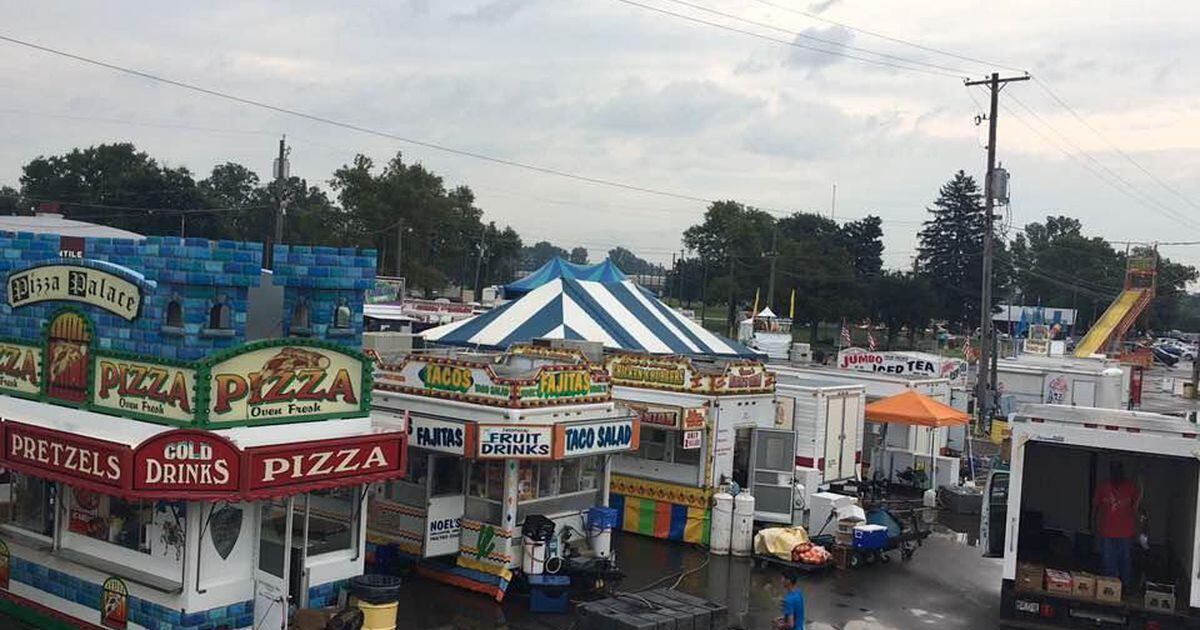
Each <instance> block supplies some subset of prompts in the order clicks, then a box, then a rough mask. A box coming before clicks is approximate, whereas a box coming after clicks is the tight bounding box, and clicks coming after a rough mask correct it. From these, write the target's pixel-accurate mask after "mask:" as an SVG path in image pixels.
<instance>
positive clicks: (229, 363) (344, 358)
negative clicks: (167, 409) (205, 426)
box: [208, 346, 367, 424]
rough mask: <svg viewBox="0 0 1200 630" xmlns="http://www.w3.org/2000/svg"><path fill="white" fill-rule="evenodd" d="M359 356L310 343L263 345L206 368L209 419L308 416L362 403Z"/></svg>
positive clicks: (350, 410) (346, 411)
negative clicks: (311, 345)
mask: <svg viewBox="0 0 1200 630" xmlns="http://www.w3.org/2000/svg"><path fill="white" fill-rule="evenodd" d="M364 376H365V375H364V372H363V361H362V359H360V358H358V357H356V356H353V355H350V354H345V353H343V352H339V351H337V350H333V349H329V348H321V347H310V346H268V347H262V348H258V349H254V350H250V351H248V352H244V353H241V354H237V355H234V356H232V357H229V358H227V359H225V360H223V361H220V362H218V363H216V364H214V365H213V366H212V367H211V368H210V370H209V396H208V398H209V402H208V404H209V407H208V421H209V423H210V424H221V423H225V422H245V421H252V422H264V421H265V422H269V421H273V420H274V421H288V422H295V421H299V420H311V419H316V418H331V417H337V416H345V415H353V414H357V413H360V412H362V411H363V410H365V409H366V408H367V406H366V402H365V401H364V398H363V397H364V395H365V392H364V391H363V390H364V387H363V386H364V383H365V378H364Z"/></svg>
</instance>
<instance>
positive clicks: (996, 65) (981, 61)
mask: <svg viewBox="0 0 1200 630" xmlns="http://www.w3.org/2000/svg"><path fill="white" fill-rule="evenodd" d="M754 2H757V3H759V4H762V5H766V6H768V7H773V8H776V9H780V10H782V11H787V12H788V13H795V14H796V15H803V16H804V17H807V18H811V19H814V20H817V21H820V22H824V23H826V24H832V25H834V26H840V27H842V28H844V29H847V30H850V31H854V32H856V33H862V34H863V35H870V36H871V37H878V38H879V39H883V40H887V41H889V42H893V43H896V44H903V45H905V46H911V47H913V48H917V49H919V50H924V51H926V52H932V53H937V54H939V55H945V56H947V57H952V58H954V59H958V60H960V61H970V62H972V63H977V64H979V65H981V66H984V67H987V68H1001V69H1004V70H1011V71H1013V72H1026V70H1025V69H1024V68H1016V67H1013V66H1008V65H1005V64H1002V63H995V62H992V61H986V60H984V59H979V58H977V57H971V56H968V55H963V54H961V53H956V52H952V51H949V50H945V49H942V48H935V47H933V46H927V45H925V44H918V43H916V42H913V41H909V40H906V39H902V38H899V37H895V36H893V35H885V34H883V33H880V32H878V31H870V30H867V29H865V28H860V27H857V26H852V25H850V24H847V23H845V22H839V21H837V20H832V19H829V18H827V17H823V16H821V15H819V14H816V13H812V12H809V11H801V10H800V9H795V8H792V7H786V6H782V5H779V4H776V3H774V2H770V1H769V0H754Z"/></svg>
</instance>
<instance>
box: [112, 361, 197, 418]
mask: <svg viewBox="0 0 1200 630" xmlns="http://www.w3.org/2000/svg"><path fill="white" fill-rule="evenodd" d="M195 391H196V371H195V370H193V369H189V368H182V367H172V366H168V365H164V364H159V363H146V362H143V361H132V360H127V359H121V358H116V357H107V356H99V357H97V359H96V367H95V370H94V371H93V373H92V392H93V394H92V406H93V407H96V408H97V409H99V410H108V411H112V412H115V413H118V414H123V415H126V414H127V415H132V416H135V417H145V416H148V417H149V418H150V419H166V420H173V421H177V422H190V421H191V420H192V418H193V417H194V414H195V402H194V401H195V398H194V395H195Z"/></svg>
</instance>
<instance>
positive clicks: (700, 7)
mask: <svg viewBox="0 0 1200 630" xmlns="http://www.w3.org/2000/svg"><path fill="white" fill-rule="evenodd" d="M665 1H666V2H671V3H674V4H678V5H681V6H685V7H690V8H692V9H695V10H697V11H703V12H705V13H709V14H712V15H719V16H721V17H724V18H728V19H731V20H736V21H738V22H741V23H743V24H751V25H753V26H757V27H760V28H765V29H770V30H772V31H777V32H780V33H786V34H788V35H792V36H794V37H800V38H803V39H807V40H811V41H815V42H820V43H822V44H826V45H829V46H836V47H837V48H844V49H846V50H856V51H858V52H862V53H867V54H869V55H876V56H878V57H884V58H886V59H892V60H894V61H899V62H902V63H908V64H912V65H916V66H924V67H927V68H933V69H935V70H945V71H946V72H956V73H959V75H966V74H968V72H967V71H965V70H960V69H959V68H951V67H949V66H942V65H938V64H936V63H928V62H925V61H921V60H919V59H909V58H907V57H901V56H900V55H892V54H888V53H882V52H879V51H875V50H871V49H869V48H860V47H858V46H851V45H849V44H844V43H842V42H838V41H834V40H832V39H825V38H823V37H817V36H815V35H808V34H806V33H800V32H797V31H793V30H790V29H786V28H782V27H779V26H775V25H774V24H768V23H766V22H759V21H756V20H751V19H748V18H743V17H740V16H737V15H733V14H732V13H725V12H724V11H718V10H716V9H710V8H708V7H706V6H703V5H699V4H694V3H692V2H688V1H687V0H665ZM792 43H795V42H794V41H793V42H792ZM827 52H828V51H827Z"/></svg>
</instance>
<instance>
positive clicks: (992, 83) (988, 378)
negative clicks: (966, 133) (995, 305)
mask: <svg viewBox="0 0 1200 630" xmlns="http://www.w3.org/2000/svg"><path fill="white" fill-rule="evenodd" d="M1028 80H1029V75H1025V76H1022V77H1007V78H1003V79H1002V78H1000V74H999V73H998V72H993V73H992V76H990V77H988V78H987V79H984V80H981V81H967V82H966V85H967V87H972V86H976V85H986V86H988V89H989V91H990V92H991V107H990V108H989V110H988V118H987V121H988V146H987V175H986V177H985V178H984V180H983V210H984V216H985V223H986V229H985V230H984V232H983V282H982V291H981V293H982V295H981V296H980V300H979V302H980V310H979V364H978V368H977V370H976V371H977V372H978V374H977V376H978V382H977V383H976V389H975V406H976V408H977V411H978V412H979V428H980V429H981V430H982V429H984V428H985V427H986V425H987V422H988V420H990V419H991V417H992V390H993V389H994V386H993V385H992V384H993V383H995V379H996V376H995V371H996V363H995V361H994V360H993V357H994V356H995V355H996V346H995V342H996V334H995V331H994V330H993V327H992V256H993V253H994V252H993V251H992V250H993V249H994V246H995V244H994V243H993V240H994V234H993V232H994V228H993V226H994V224H995V220H996V216H995V213H994V212H993V211H992V193H993V190H992V177H993V173H994V172H995V170H996V116H997V109H998V106H999V104H1000V90H1001V89H1003V87H1004V86H1005V85H1007V84H1008V83H1010V82H1012V81H1028Z"/></svg>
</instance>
